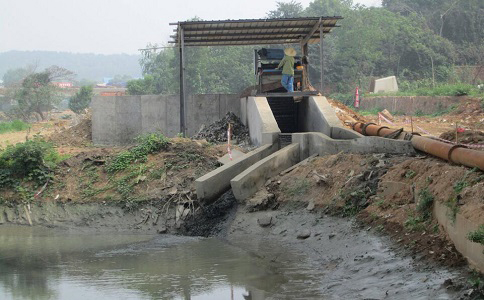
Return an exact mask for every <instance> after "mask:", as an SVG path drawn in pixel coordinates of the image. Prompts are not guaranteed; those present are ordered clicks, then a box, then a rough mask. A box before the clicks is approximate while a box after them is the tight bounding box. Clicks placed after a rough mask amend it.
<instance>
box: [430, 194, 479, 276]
mask: <svg viewBox="0 0 484 300" xmlns="http://www.w3.org/2000/svg"><path fill="white" fill-rule="evenodd" d="M433 213H434V216H435V217H436V219H437V221H438V222H439V224H440V225H442V226H443V227H444V229H445V231H446V232H447V235H448V236H449V238H450V239H451V240H452V242H453V243H454V245H455V248H456V249H457V250H458V251H459V252H460V253H461V254H462V255H463V256H464V257H465V258H466V259H467V260H468V261H469V264H470V265H471V266H473V267H475V268H477V269H479V271H481V272H484V246H483V245H481V244H478V243H474V242H471V241H469V239H468V238H467V234H468V233H469V232H471V231H474V230H477V228H478V227H479V224H474V223H472V222H471V221H469V220H468V219H466V218H465V217H464V216H463V215H462V214H460V213H457V215H456V218H455V222H452V221H451V220H450V219H449V217H448V215H449V208H448V207H447V206H445V204H443V203H440V202H438V201H435V202H434V208H433Z"/></svg>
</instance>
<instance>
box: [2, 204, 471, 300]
mask: <svg viewBox="0 0 484 300" xmlns="http://www.w3.org/2000/svg"><path fill="white" fill-rule="evenodd" d="M268 215H269V216H270V217H271V218H272V221H271V223H272V225H271V226H269V227H261V226H259V225H258V222H259V219H260V218H261V217H267V216H268ZM229 223H230V224H227V229H226V231H227V232H226V234H225V236H224V240H223V241H222V240H220V239H216V238H208V239H206V238H193V237H181V236H169V235H149V234H129V233H125V234H119V233H118V234H112V233H101V234H100V233H93V232H92V231H89V230H88V229H86V230H85V231H84V232H80V231H79V229H76V230H75V231H73V229H70V230H67V229H64V230H60V229H48V228H43V227H33V228H32V227H21V226H5V225H0V299H41V300H43V299H117V300H118V299H241V300H242V299H243V300H245V299H254V300H261V299H326V300H328V299H409V298H412V299H458V298H459V297H458V296H457V295H456V294H455V293H454V294H453V293H452V291H449V290H447V289H446V288H445V287H444V286H443V285H442V284H443V282H444V281H445V280H446V279H448V278H456V277H459V276H461V275H460V272H459V271H458V270H447V269H443V268H439V267H436V266H431V265H429V264H427V263H426V262H423V261H421V262H419V261H416V260H413V259H411V258H408V257H404V256H401V255H399V254H398V251H396V249H394V248H393V247H394V245H393V244H391V243H390V242H389V241H387V240H386V239H385V238H383V237H380V236H377V235H374V234H372V233H371V232H370V231H367V230H365V229H363V230H362V229H359V228H356V227H355V226H353V225H354V224H353V223H352V222H350V221H348V220H345V219H340V218H332V217H328V216H322V215H320V214H319V213H307V212H306V211H304V210H302V211H301V210H294V209H290V210H284V209H281V210H279V211H272V212H256V213H246V212H244V211H243V209H240V210H239V211H238V212H237V213H236V214H234V216H233V218H232V220H231V221H230V222H229ZM305 230H309V231H310V237H309V238H307V239H298V238H297V236H298V235H299V234H300V233H301V231H305Z"/></svg>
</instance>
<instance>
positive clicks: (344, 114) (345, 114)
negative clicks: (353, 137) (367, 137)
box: [328, 99, 368, 124]
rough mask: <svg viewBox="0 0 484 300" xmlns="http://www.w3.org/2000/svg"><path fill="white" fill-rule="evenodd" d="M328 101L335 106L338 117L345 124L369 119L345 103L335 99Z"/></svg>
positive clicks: (364, 121)
mask: <svg viewBox="0 0 484 300" xmlns="http://www.w3.org/2000/svg"><path fill="white" fill-rule="evenodd" d="M328 102H329V104H330V105H331V106H332V107H333V109H334V111H335V112H336V115H337V116H338V118H339V119H340V121H341V122H342V123H343V124H347V123H355V122H363V123H367V122H368V120H367V119H366V118H365V117H363V116H362V115H360V114H358V113H357V112H355V111H353V110H352V109H350V108H349V107H348V106H346V105H344V104H343V103H341V102H339V101H336V100H333V99H328Z"/></svg>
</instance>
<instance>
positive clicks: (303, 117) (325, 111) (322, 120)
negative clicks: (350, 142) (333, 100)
mask: <svg viewBox="0 0 484 300" xmlns="http://www.w3.org/2000/svg"><path fill="white" fill-rule="evenodd" d="M299 122H300V124H299V127H300V128H301V129H302V131H304V132H321V133H323V134H325V135H327V136H329V137H332V138H334V139H354V138H358V137H362V135H360V134H359V133H357V132H355V131H353V130H348V129H347V128H345V127H344V126H343V124H342V123H341V121H340V120H339V118H338V116H336V113H335V111H334V109H333V108H332V107H331V104H329V102H328V100H327V99H326V97H323V96H311V97H308V98H307V99H303V100H302V101H301V102H300V103H299Z"/></svg>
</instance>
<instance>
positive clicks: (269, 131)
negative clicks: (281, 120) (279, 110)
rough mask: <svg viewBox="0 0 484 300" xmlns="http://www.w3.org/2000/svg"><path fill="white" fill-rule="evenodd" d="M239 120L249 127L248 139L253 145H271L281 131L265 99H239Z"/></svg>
mask: <svg viewBox="0 0 484 300" xmlns="http://www.w3.org/2000/svg"><path fill="white" fill-rule="evenodd" d="M241 103H242V104H241V107H242V113H241V118H242V120H243V122H245V123H244V124H245V125H246V126H248V127H249V133H250V139H251V141H252V143H253V144H255V145H266V144H273V143H274V142H275V141H276V140H277V138H278V136H279V134H280V133H281V130H280V129H279V126H278V125H277V122H276V119H275V118H274V115H273V114H272V110H271V108H270V106H269V103H268V102H267V98H265V97H247V98H243V99H241Z"/></svg>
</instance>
